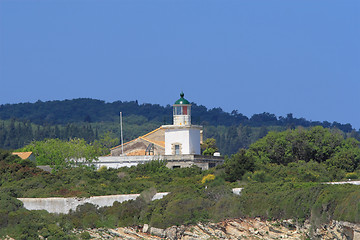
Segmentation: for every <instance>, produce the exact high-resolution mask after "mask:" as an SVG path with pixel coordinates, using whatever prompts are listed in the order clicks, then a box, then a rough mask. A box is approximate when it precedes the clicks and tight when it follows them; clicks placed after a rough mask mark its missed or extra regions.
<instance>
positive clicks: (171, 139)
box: [165, 128, 190, 155]
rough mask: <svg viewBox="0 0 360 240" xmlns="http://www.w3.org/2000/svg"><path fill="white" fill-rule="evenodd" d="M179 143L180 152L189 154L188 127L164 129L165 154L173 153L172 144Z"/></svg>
mask: <svg viewBox="0 0 360 240" xmlns="http://www.w3.org/2000/svg"><path fill="white" fill-rule="evenodd" d="M174 144H178V145H181V152H180V154H190V146H189V129H188V128H172V129H166V131H165V155H174V154H175V153H173V145H174Z"/></svg>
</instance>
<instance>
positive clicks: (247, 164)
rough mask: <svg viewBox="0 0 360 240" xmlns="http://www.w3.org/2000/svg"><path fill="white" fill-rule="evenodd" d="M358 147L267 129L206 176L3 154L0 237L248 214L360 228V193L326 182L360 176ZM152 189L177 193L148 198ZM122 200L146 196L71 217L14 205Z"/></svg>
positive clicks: (335, 135)
mask: <svg viewBox="0 0 360 240" xmlns="http://www.w3.org/2000/svg"><path fill="white" fill-rule="evenodd" d="M57 145H61V143H58V144H57ZM359 145H360V142H359V141H357V140H355V139H353V138H347V139H345V138H344V137H343V135H342V134H340V132H335V131H333V130H330V129H326V128H323V127H320V126H317V127H312V128H309V129H301V128H298V129H295V130H290V129H289V130H286V131H284V132H270V133H268V134H267V135H266V136H265V137H263V138H262V139H260V140H258V141H256V142H255V143H253V144H251V145H250V147H249V149H247V150H245V149H242V150H240V151H239V152H238V153H236V154H233V155H231V156H229V157H227V158H225V163H224V164H223V165H219V166H217V167H216V168H212V169H209V170H206V171H202V170H201V169H200V168H198V167H196V166H193V167H191V168H177V169H169V168H167V167H166V162H164V161H151V162H149V163H146V164H139V165H138V166H133V167H130V168H126V167H125V168H119V169H111V168H109V169H107V168H105V167H103V168H100V169H98V170H96V171H94V170H93V169H91V168H89V167H88V166H85V165H83V166H79V167H77V168H73V167H70V166H69V165H67V166H64V167H63V168H58V169H55V170H54V171H53V172H52V173H48V172H45V171H43V170H41V169H39V168H36V166H35V164H34V163H33V162H30V161H28V160H21V159H20V158H18V157H17V156H14V155H11V153H10V152H8V151H3V150H0V172H1V173H2V174H0V237H2V236H6V235H9V236H11V237H13V238H15V239H39V235H41V236H42V237H44V238H48V239H79V238H82V236H78V235H76V234H75V233H74V231H73V229H87V228H102V229H104V228H105V229H106V228H116V227H119V226H138V225H143V224H145V223H146V224H149V225H150V226H153V227H158V228H166V227H170V226H172V225H177V226H180V225H187V224H192V223H198V222H216V221H221V220H224V219H229V218H249V217H261V218H262V219H267V220H279V219H293V220H294V222H296V223H297V224H299V225H302V224H303V223H304V222H305V221H309V222H310V224H311V226H312V228H313V229H315V228H316V227H318V226H320V225H321V224H328V223H329V221H331V220H338V221H347V222H351V223H360V204H359V203H360V186H357V185H350V184H345V185H330V184H323V183H324V182H329V181H339V180H342V181H345V180H348V179H354V180H356V179H359V178H360V148H359ZM45 154H47V158H51V157H53V154H52V153H51V152H49V151H45ZM55 157H56V158H59V155H56V156H55ZM234 187H243V188H244V190H243V191H242V192H241V196H237V195H235V194H233V193H232V191H231V189H232V188H234ZM155 192H171V193H170V194H168V195H167V196H165V197H164V198H163V199H160V200H156V201H150V200H151V198H152V196H153V194H154V193H155ZM123 193H142V194H141V197H139V198H138V199H136V200H130V201H126V202H123V203H118V202H115V203H114V204H113V206H110V207H103V208H97V207H96V206H94V205H92V204H85V205H82V206H79V207H78V208H77V210H76V211H71V212H70V213H69V214H65V215H62V214H61V215H58V214H50V213H48V212H46V211H29V210H26V209H24V208H23V207H22V203H21V202H20V201H19V200H17V199H16V198H18V197H70V196H78V197H89V196H94V195H109V194H123ZM294 227H295V226H294ZM308 235H309V236H311V233H309V234H308ZM82 239H84V238H82Z"/></svg>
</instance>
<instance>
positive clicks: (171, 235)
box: [165, 226, 177, 240]
mask: <svg viewBox="0 0 360 240" xmlns="http://www.w3.org/2000/svg"><path fill="white" fill-rule="evenodd" d="M165 236H166V238H167V239H170V240H176V239H177V227H175V226H172V227H169V228H167V229H165Z"/></svg>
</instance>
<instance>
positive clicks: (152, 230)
mask: <svg viewBox="0 0 360 240" xmlns="http://www.w3.org/2000/svg"><path fill="white" fill-rule="evenodd" d="M150 234H151V235H154V236H158V237H161V238H164V237H165V231H164V229H161V228H155V227H151V228H150Z"/></svg>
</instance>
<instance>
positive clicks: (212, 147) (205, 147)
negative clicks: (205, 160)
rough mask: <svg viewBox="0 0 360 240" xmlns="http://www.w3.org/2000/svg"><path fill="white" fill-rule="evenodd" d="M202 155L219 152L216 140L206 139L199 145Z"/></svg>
mask: <svg viewBox="0 0 360 240" xmlns="http://www.w3.org/2000/svg"><path fill="white" fill-rule="evenodd" d="M201 151H202V155H211V156H212V155H214V153H215V152H217V151H219V149H218V148H217V146H216V140H215V139H214V138H208V139H206V140H205V142H203V144H201Z"/></svg>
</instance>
